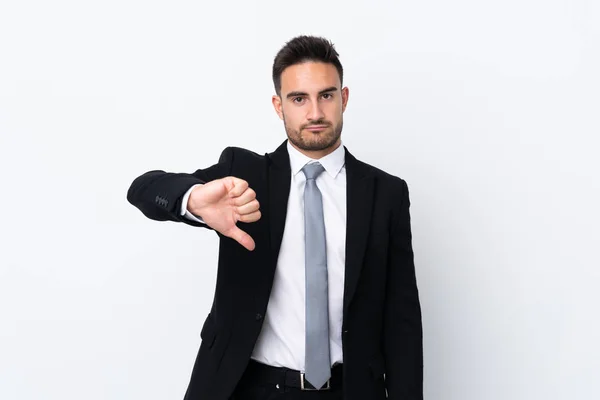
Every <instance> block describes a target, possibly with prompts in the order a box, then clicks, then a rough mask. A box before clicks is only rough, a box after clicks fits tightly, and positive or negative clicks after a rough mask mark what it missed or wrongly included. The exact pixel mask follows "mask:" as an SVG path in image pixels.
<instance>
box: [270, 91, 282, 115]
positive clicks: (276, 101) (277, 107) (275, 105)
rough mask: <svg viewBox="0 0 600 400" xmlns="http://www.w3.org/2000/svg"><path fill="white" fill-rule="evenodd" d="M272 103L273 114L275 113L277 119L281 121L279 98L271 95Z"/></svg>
mask: <svg viewBox="0 0 600 400" xmlns="http://www.w3.org/2000/svg"><path fill="white" fill-rule="evenodd" d="M271 101H272V103H273V108H275V112H276V113H277V115H279V119H281V120H283V109H282V104H281V97H279V96H277V95H273V98H272V99H271Z"/></svg>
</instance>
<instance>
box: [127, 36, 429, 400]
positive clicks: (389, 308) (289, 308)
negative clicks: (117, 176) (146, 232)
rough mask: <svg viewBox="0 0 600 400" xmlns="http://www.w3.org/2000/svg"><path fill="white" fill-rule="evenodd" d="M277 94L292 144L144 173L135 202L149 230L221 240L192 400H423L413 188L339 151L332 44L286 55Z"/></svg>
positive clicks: (339, 99)
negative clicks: (200, 230)
mask: <svg viewBox="0 0 600 400" xmlns="http://www.w3.org/2000/svg"><path fill="white" fill-rule="evenodd" d="M273 82H274V85H275V91H276V95H274V96H273V99H272V101H273V106H274V108H275V111H276V112H277V115H278V116H279V118H281V119H282V120H283V121H284V126H285V130H286V132H287V140H286V141H284V142H283V143H282V144H281V145H280V146H279V148H277V149H276V150H275V151H274V152H272V153H267V154H265V155H259V154H256V153H253V152H251V151H248V150H245V149H241V148H236V147H228V148H226V149H225V150H224V151H223V153H222V154H221V157H220V159H219V162H218V163H217V164H215V165H212V166H210V167H208V168H205V169H199V170H197V171H196V172H194V173H193V174H185V173H167V172H164V171H150V172H147V173H145V174H143V175H141V176H140V177H138V178H136V179H135V180H134V182H133V183H132V185H131V187H130V189H129V191H128V194H127V198H128V200H129V202H130V203H131V204H133V205H134V206H136V207H137V208H139V209H140V210H141V211H142V212H143V213H144V215H146V216H147V217H148V218H151V219H154V220H171V221H179V222H183V223H186V224H189V225H193V226H198V227H204V228H207V229H210V230H213V231H215V232H216V233H217V235H218V236H219V238H220V247H219V262H218V274H217V285H216V291H215V297H214V301H213V304H212V308H211V311H210V313H209V315H208V317H207V318H206V321H205V322H204V325H203V327H202V332H201V337H202V344H201V346H200V350H199V353H198V356H197V358H196V363H195V365H194V369H193V372H192V377H191V381H190V384H189V386H188V389H187V392H186V396H185V399H186V400H225V399H244V400H245V399H248V400H254V399H256V400H258V399H261V400H262V399H265V400H266V399H346V400H365V399H369V400H372V399H385V398H390V399H398V400H400V399H401V400H416V399H422V396H423V391H422V376H423V375H422V374H423V372H422V369H423V352H422V327H421V310H420V304H419V297H418V290H417V285H416V279H415V268H414V263H413V251H412V243H411V230H410V215H409V205H410V202H409V196H408V188H407V185H406V182H405V181H404V180H402V179H400V178H397V177H395V176H392V175H389V174H387V173H385V172H383V171H381V170H379V169H376V168H375V167H372V166H370V165H368V164H366V163H363V162H361V161H359V160H357V159H356V158H355V157H353V156H352V155H351V154H350V152H349V151H348V149H346V148H345V147H344V146H343V145H342V143H341V133H342V120H343V118H342V115H343V112H344V110H345V108H346V105H347V103H348V95H349V92H348V88H347V87H343V86H342V82H343V69H342V65H341V64H340V62H339V59H338V53H337V51H336V50H335V49H334V47H333V45H332V44H331V43H330V42H329V41H327V40H325V39H323V38H318V37H312V36H299V37H296V38H294V39H292V40H291V41H289V42H288V43H286V45H285V46H284V47H283V48H282V49H281V50H280V51H279V53H278V54H277V56H276V57H275V61H274V64H273ZM386 396H387V397H386Z"/></svg>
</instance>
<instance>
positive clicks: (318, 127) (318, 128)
mask: <svg viewBox="0 0 600 400" xmlns="http://www.w3.org/2000/svg"><path fill="white" fill-rule="evenodd" d="M326 128H327V125H311V126H307V127H306V128H304V129H306V130H308V131H311V132H319V131H322V130H323V129H326Z"/></svg>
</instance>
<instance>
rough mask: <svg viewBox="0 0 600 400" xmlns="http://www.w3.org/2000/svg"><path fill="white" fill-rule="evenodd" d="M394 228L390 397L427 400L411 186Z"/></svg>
mask: <svg viewBox="0 0 600 400" xmlns="http://www.w3.org/2000/svg"><path fill="white" fill-rule="evenodd" d="M401 188H402V191H401V194H400V196H399V198H400V199H401V200H400V205H399V208H398V210H397V214H396V215H395V218H394V221H393V226H392V228H391V238H390V244H389V250H388V251H389V256H388V272H387V283H386V285H387V288H386V299H385V311H384V328H383V354H384V358H385V366H386V368H385V369H386V378H385V382H386V388H387V392H388V398H390V399H397V400H422V399H423V328H422V323H421V306H420V303H419V293H418V289H417V282H416V276H415V265H414V256H413V250H412V234H411V229H410V213H409V207H410V200H409V194H408V186H407V185H406V182H405V181H404V180H401Z"/></svg>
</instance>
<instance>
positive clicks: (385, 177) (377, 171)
mask: <svg viewBox="0 0 600 400" xmlns="http://www.w3.org/2000/svg"><path fill="white" fill-rule="evenodd" d="M355 162H356V163H357V165H358V166H359V168H360V169H362V170H363V171H365V173H366V175H369V176H372V177H374V178H375V179H376V181H377V182H378V183H379V184H380V186H381V187H384V188H385V189H386V190H388V191H391V192H393V193H394V194H397V195H403V194H404V193H405V192H406V191H408V185H407V183H406V181H405V180H404V179H402V178H401V177H399V176H396V175H393V174H391V173H389V172H386V171H384V170H382V169H381V168H378V167H376V166H374V165H371V164H368V163H366V162H364V161H361V160H358V159H355Z"/></svg>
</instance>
